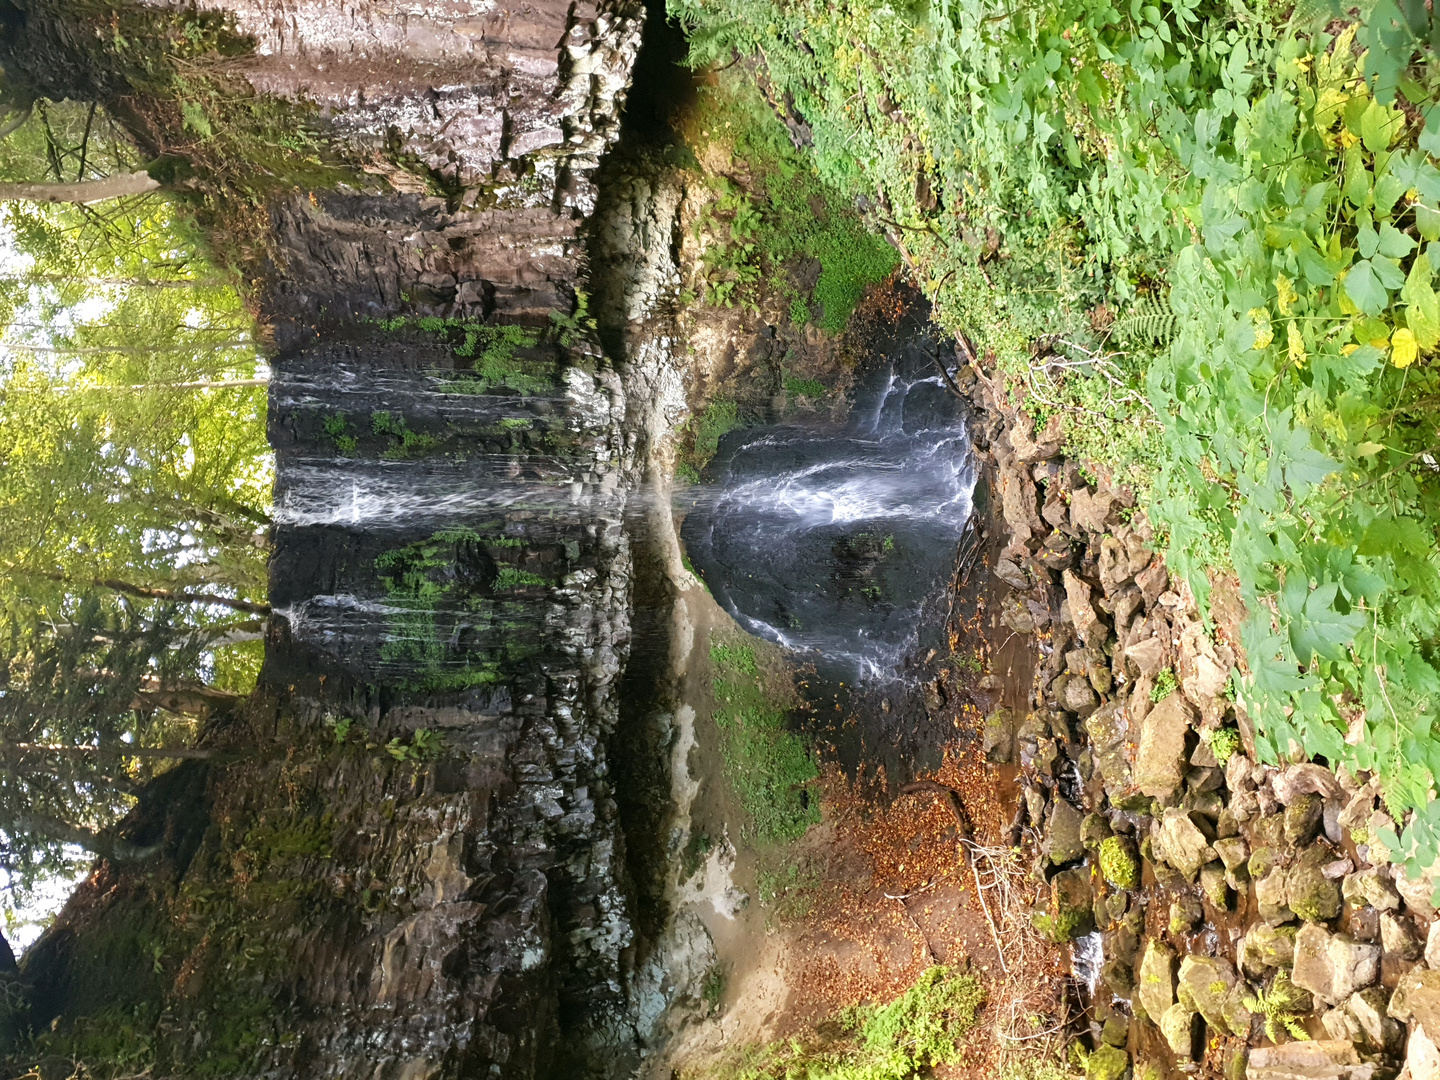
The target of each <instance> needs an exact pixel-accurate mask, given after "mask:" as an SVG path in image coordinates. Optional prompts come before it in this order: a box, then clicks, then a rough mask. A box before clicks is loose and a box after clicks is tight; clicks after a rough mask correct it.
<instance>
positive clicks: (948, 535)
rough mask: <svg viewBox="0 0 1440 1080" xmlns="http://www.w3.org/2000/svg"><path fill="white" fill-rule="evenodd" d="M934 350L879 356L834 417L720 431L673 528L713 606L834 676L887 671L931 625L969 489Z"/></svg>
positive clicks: (884, 676) (969, 459)
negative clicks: (841, 417)
mask: <svg viewBox="0 0 1440 1080" xmlns="http://www.w3.org/2000/svg"><path fill="white" fill-rule="evenodd" d="M939 348H940V345H939V342H938V341H937V340H936V338H935V337H934V336H933V334H932V333H930V332H925V333H922V334H920V335H918V336H917V337H915V338H913V339H911V340H909V341H906V342H903V343H901V344H900V345H899V346H898V347H895V348H893V349H891V350H889V351H888V352H886V353H884V354H882V355H881V356H880V357H878V358H877V362H876V363H875V364H874V365H873V366H872V368H871V369H870V371H869V372H868V374H867V375H865V376H864V377H863V378H862V379H861V382H860V384H859V386H858V388H857V389H856V391H855V397H854V404H853V407H852V408H851V410H850V416H849V420H848V421H847V422H845V423H843V424H834V423H826V422H802V421H798V420H797V421H792V422H787V423H781V424H775V425H767V426H763V427H752V428H747V429H742V430H740V431H737V432H732V433H731V434H730V435H729V436H728V437H727V438H726V439H725V440H724V441H723V442H722V444H721V447H720V451H719V453H718V454H717V456H716V458H715V460H714V461H713V462H712V463H711V464H710V466H709V467H708V468H707V477H708V482H707V483H705V484H703V485H701V486H700V487H699V488H698V490H696V491H695V492H694V494H693V497H694V500H695V505H694V508H693V509H692V510H691V512H690V514H689V515H688V517H687V518H686V520H685V524H684V529H683V536H684V539H685V543H686V548H687V550H688V552H689V555H690V558H691V560H692V561H693V562H694V564H695V565H696V567H697V568H699V570H700V571H701V573H702V575H703V577H704V578H705V581H706V584H707V585H708V586H709V587H710V589H711V592H712V593H713V594H714V596H715V598H716V600H717V601H718V602H719V603H720V604H721V605H722V606H723V607H724V608H725V609H726V610H727V611H728V612H729V613H730V614H731V616H732V617H733V618H735V620H736V621H737V622H738V623H740V625H741V626H743V627H745V628H746V629H747V630H749V631H750V632H751V633H754V634H757V635H759V636H762V637H766V638H769V639H770V640H772V641H775V642H778V643H780V644H781V645H783V646H785V647H786V648H789V649H792V650H794V651H795V652H796V653H798V654H799V655H800V656H801V658H803V659H808V660H810V661H812V662H814V663H815V664H816V667H817V669H819V670H820V671H821V672H822V673H823V674H827V675H829V676H831V677H836V678H839V679H841V680H864V681H870V682H884V681H888V680H890V679H892V678H894V677H895V676H896V674H897V670H896V669H897V667H898V665H899V664H900V663H901V662H902V660H903V659H904V658H905V657H906V656H907V655H913V654H914V653H915V652H916V651H917V650H918V649H919V648H920V647H921V642H922V639H923V640H927V641H928V640H929V638H927V633H928V634H929V635H930V636H933V635H934V634H935V632H936V631H937V630H938V627H937V626H936V625H935V624H936V622H937V620H936V619H935V618H934V617H933V616H934V612H933V607H934V600H935V597H936V595H937V593H943V590H944V587H945V585H946V583H947V582H948V580H949V578H950V575H951V573H952V571H953V569H954V556H955V545H956V542H957V541H958V539H959V537H960V534H961V531H962V530H963V529H964V527H965V524H966V522H967V521H968V520H969V517H970V511H971V497H972V494H973V492H974V487H975V464H974V459H973V455H972V453H971V448H970V440H969V434H968V431H967V427H966V418H967V414H966V411H965V407H964V405H963V403H962V402H960V401H959V400H958V399H957V398H956V397H955V396H954V395H952V394H950V393H949V392H948V390H947V389H946V387H945V384H944V381H943V380H942V378H941V376H940V375H939V373H938V371H937V370H936V367H935V360H936V356H937V355H938V350H939Z"/></svg>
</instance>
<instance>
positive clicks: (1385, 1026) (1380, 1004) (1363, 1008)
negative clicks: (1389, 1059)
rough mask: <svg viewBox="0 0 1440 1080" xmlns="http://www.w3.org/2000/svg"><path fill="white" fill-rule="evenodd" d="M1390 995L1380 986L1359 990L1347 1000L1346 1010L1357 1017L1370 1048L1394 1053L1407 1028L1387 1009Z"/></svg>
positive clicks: (1362, 1034) (1361, 1031) (1356, 1020)
mask: <svg viewBox="0 0 1440 1080" xmlns="http://www.w3.org/2000/svg"><path fill="white" fill-rule="evenodd" d="M1389 1003H1390V995H1389V994H1388V993H1386V992H1385V990H1383V989H1382V988H1380V987H1378V986H1372V987H1370V988H1368V989H1366V990H1357V991H1355V993H1353V994H1351V995H1350V998H1349V1000H1348V1001H1346V1002H1345V1011H1346V1012H1347V1013H1349V1014H1350V1015H1351V1016H1353V1017H1354V1018H1355V1023H1356V1024H1357V1025H1358V1026H1359V1028H1360V1034H1361V1036H1362V1037H1363V1039H1364V1041H1365V1045H1366V1047H1367V1048H1368V1049H1370V1050H1373V1051H1376V1052H1389V1053H1393V1052H1394V1051H1395V1050H1398V1049H1399V1047H1400V1042H1401V1040H1402V1039H1404V1037H1405V1029H1404V1028H1402V1027H1401V1026H1400V1022H1399V1021H1398V1020H1395V1019H1393V1018H1392V1017H1391V1016H1390V1014H1389V1013H1388V1012H1387V1011H1386V1008H1387V1006H1388V1005H1389Z"/></svg>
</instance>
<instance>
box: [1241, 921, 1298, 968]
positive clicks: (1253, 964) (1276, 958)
mask: <svg viewBox="0 0 1440 1080" xmlns="http://www.w3.org/2000/svg"><path fill="white" fill-rule="evenodd" d="M1236 955H1237V956H1238V957H1239V958H1240V967H1241V969H1242V970H1243V971H1244V972H1245V974H1246V975H1248V976H1250V977H1251V978H1252V979H1259V978H1262V977H1263V976H1264V975H1265V973H1266V972H1267V971H1269V970H1271V969H1272V968H1288V967H1289V966H1290V965H1291V964H1293V963H1294V962H1295V928H1294V927H1293V926H1271V925H1269V924H1268V923H1263V922H1261V923H1256V924H1255V925H1254V926H1252V927H1251V928H1250V930H1249V931H1248V932H1247V933H1246V934H1245V938H1244V940H1243V941H1242V942H1241V943H1240V947H1239V949H1238V950H1236Z"/></svg>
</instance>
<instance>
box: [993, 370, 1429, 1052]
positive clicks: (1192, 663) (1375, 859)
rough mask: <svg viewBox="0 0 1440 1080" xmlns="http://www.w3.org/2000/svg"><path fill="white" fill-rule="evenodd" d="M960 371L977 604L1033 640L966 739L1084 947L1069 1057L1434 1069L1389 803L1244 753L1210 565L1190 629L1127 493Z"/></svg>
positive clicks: (1222, 587)
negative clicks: (1081, 1015) (990, 544)
mask: <svg viewBox="0 0 1440 1080" xmlns="http://www.w3.org/2000/svg"><path fill="white" fill-rule="evenodd" d="M965 381H966V382H967V383H968V386H967V392H968V393H969V394H970V395H971V396H972V398H973V399H974V400H975V402H976V404H977V405H978V406H979V407H980V409H981V411H982V415H983V419H982V421H981V424H982V427H984V428H985V430H984V431H982V432H981V433H980V434H981V436H982V437H981V438H980V439H978V440H977V442H979V443H981V444H982V445H983V444H984V443H986V442H988V444H989V447H990V456H991V459H992V461H991V464H992V467H993V477H994V485H995V488H996V489H997V490H998V492H999V495H1000V500H999V501H1000V504H1001V511H1002V514H1003V517H1004V521H1005V524H1006V526H1007V527H1008V530H1009V542H1008V544H1007V545H1006V546H1005V548H1004V550H1003V551H1002V552H1001V553H1000V555H999V557H998V559H997V560H996V562H995V565H994V567H993V570H994V572H995V574H996V576H997V577H998V578H999V579H1000V580H1001V581H1003V582H1004V583H1005V586H1006V587H1007V588H1006V595H1005V598H1004V600H1003V613H1002V616H1001V618H1002V621H1003V622H1004V623H1005V625H1007V626H1009V627H1010V628H1011V629H1012V630H1014V631H1015V632H1016V633H1018V634H1026V635H1030V634H1033V635H1034V638H1035V641H1036V644H1037V648H1038V651H1039V654H1040V655H1039V661H1038V664H1037V673H1036V677H1035V684H1034V688H1033V691H1032V695H1031V701H1030V704H1031V708H1030V710H1029V711H1028V713H1027V714H1026V715H1023V716H1021V715H1018V714H1017V713H1015V712H1014V711H1012V710H1008V709H1003V708H1002V709H998V710H996V711H995V712H994V713H993V714H992V715H991V716H990V717H989V718H988V719H987V721H986V724H985V742H984V745H985V751H986V754H987V756H988V757H989V759H990V760H991V761H992V762H996V763H1007V762H1010V763H1014V764H1015V765H1017V766H1019V768H1020V772H1021V777H1022V780H1023V791H1024V798H1023V805H1022V807H1021V809H1020V818H1019V820H1018V823H1020V824H1024V823H1027V822H1028V824H1029V826H1030V827H1031V829H1032V830H1033V832H1032V834H1031V835H1032V836H1034V837H1036V838H1037V839H1038V843H1037V844H1036V847H1035V851H1036V855H1035V865H1034V874H1035V878H1036V881H1037V883H1041V882H1043V884H1044V888H1043V889H1042V890H1041V893H1042V895H1043V896H1044V897H1045V898H1046V899H1045V900H1044V901H1043V902H1042V903H1040V904H1039V905H1037V908H1036V910H1035V911H1034V913H1033V916H1032V917H1033V920H1034V922H1035V925H1036V926H1037V927H1038V928H1039V929H1041V930H1042V931H1043V932H1044V933H1046V934H1048V935H1049V936H1051V937H1053V938H1054V939H1055V940H1057V941H1062V942H1063V941H1074V942H1076V952H1077V958H1079V957H1081V956H1083V957H1085V958H1089V959H1091V960H1093V959H1094V957H1095V954H1096V952H1097V946H1098V953H1099V964H1098V977H1097V978H1096V980H1095V985H1094V986H1093V987H1088V988H1086V989H1087V991H1088V997H1089V1004H1090V1009H1089V1025H1088V1027H1089V1029H1088V1031H1086V1032H1084V1033H1083V1037H1082V1038H1081V1040H1080V1044H1081V1045H1080V1048H1079V1049H1078V1051H1077V1054H1078V1056H1079V1057H1082V1058H1085V1059H1086V1066H1085V1067H1086V1075H1087V1077H1089V1078H1090V1080H1120V1078H1122V1077H1125V1076H1127V1075H1129V1076H1133V1077H1135V1078H1137V1080H1161V1078H1164V1077H1172V1076H1176V1075H1183V1074H1197V1075H1205V1076H1216V1075H1223V1076H1225V1077H1227V1078H1230V1080H1238V1078H1241V1077H1246V1078H1249V1080H1300V1078H1305V1080H1382V1078H1389V1077H1396V1076H1397V1075H1399V1076H1401V1077H1408V1078H1409V1080H1427V1078H1434V1077H1440V1050H1437V1047H1436V1040H1437V1039H1440V920H1437V917H1436V909H1435V907H1434V906H1433V905H1432V903H1431V895H1432V890H1433V887H1434V883H1433V882H1432V881H1431V880H1429V878H1428V877H1427V878H1424V879H1422V880H1419V881H1410V880H1409V879H1408V878H1407V877H1406V874H1405V872H1404V870H1403V869H1402V868H1400V867H1396V866H1392V865H1391V864H1390V861H1389V856H1388V853H1387V851H1386V849H1385V847H1384V846H1383V844H1381V843H1379V842H1378V841H1376V840H1375V839H1374V838H1375V836H1376V833H1377V830H1379V829H1381V828H1384V827H1387V826H1389V827H1393V826H1394V824H1395V823H1394V822H1393V821H1392V820H1391V818H1390V816H1389V815H1388V814H1387V813H1386V811H1385V809H1384V804H1383V801H1382V800H1381V798H1380V790H1379V785H1378V782H1377V780H1376V779H1375V778H1373V777H1371V776H1369V775H1368V774H1363V773H1362V774H1360V775H1352V774H1350V773H1348V772H1346V771H1345V770H1344V769H1343V768H1342V769H1340V770H1338V771H1332V770H1330V769H1328V768H1326V767H1325V766H1324V765H1322V764H1317V763H1314V762H1306V761H1300V762H1293V763H1282V764H1281V765H1280V766H1278V767H1277V766H1272V765H1264V764H1261V763H1260V762H1259V761H1258V760H1257V757H1256V754H1255V744H1254V735H1253V731H1252V730H1251V727H1250V725H1249V721H1248V718H1247V717H1246V716H1245V715H1244V712H1243V710H1242V709H1239V708H1237V706H1236V705H1235V703H1234V702H1232V701H1231V700H1229V699H1228V697H1227V696H1226V687H1227V683H1228V680H1229V678H1230V675H1231V673H1232V671H1234V670H1235V668H1236V664H1237V661H1238V659H1239V658H1238V655H1237V654H1238V652H1239V650H1238V647H1237V646H1235V645H1234V644H1233V642H1234V640H1235V639H1234V638H1233V637H1232V636H1231V635H1232V634H1233V633H1234V632H1235V629H1236V627H1238V625H1239V622H1240V620H1241V618H1242V617H1243V610H1242V609H1241V607H1240V604H1239V601H1238V599H1236V598H1235V594H1234V591H1233V589H1230V590H1228V591H1227V587H1226V583H1224V582H1220V583H1218V584H1217V586H1216V589H1215V596H1214V598H1213V599H1212V605H1213V610H1214V612H1215V616H1216V620H1215V621H1216V624H1217V625H1216V632H1215V635H1214V636H1212V635H1211V634H1209V633H1207V632H1206V630H1205V628H1204V626H1203V624H1202V622H1201V620H1200V617H1199V613H1198V611H1197V610H1196V605H1195V603H1194V599H1193V597H1192V595H1191V594H1190V592H1189V590H1188V588H1187V587H1186V586H1185V584H1184V583H1183V582H1181V581H1179V580H1178V579H1172V578H1171V576H1170V574H1169V573H1168V572H1167V570H1166V568H1165V565H1164V561H1163V559H1162V558H1161V557H1160V556H1159V555H1158V554H1157V553H1156V552H1155V550H1154V537H1153V533H1152V530H1151V529H1150V527H1149V525H1148V523H1147V522H1146V521H1145V518H1144V515H1143V513H1141V512H1139V511H1138V510H1137V509H1136V508H1135V500H1134V497H1133V494H1132V493H1131V492H1129V491H1127V490H1125V489H1124V488H1122V487H1119V486H1114V487H1112V486H1110V485H1109V484H1107V483H1106V482H1105V480H1104V479H1103V478H1096V477H1093V476H1090V475H1088V474H1087V473H1086V472H1085V471H1084V470H1083V469H1082V468H1081V466H1080V464H1079V463H1077V462H1075V461H1073V460H1070V459H1067V458H1066V457H1065V456H1064V453H1063V447H1062V445H1061V439H1060V437H1059V433H1058V427H1051V428H1048V429H1046V430H1043V431H1041V432H1039V433H1038V434H1037V433H1036V431H1035V427H1034V424H1033V423H1032V422H1031V421H1030V420H1029V419H1028V418H1027V417H1025V415H1024V414H1023V411H1022V410H1021V409H1020V408H1018V407H1016V405H1015V403H1014V402H1013V401H1012V400H1010V399H1009V398H1008V397H1007V396H1006V395H1005V394H1004V393H1003V391H1002V390H1001V387H1000V384H999V382H998V380H995V381H992V380H989V379H986V378H985V377H984V376H983V375H982V374H980V373H979V372H978V371H976V370H975V369H974V368H973V367H972V368H970V369H968V370H967V371H966V373H965ZM1082 966H1083V965H1082V964H1080V963H1077V971H1078V970H1079V969H1080V968H1081V967H1082ZM1402 1070H1403V1071H1402Z"/></svg>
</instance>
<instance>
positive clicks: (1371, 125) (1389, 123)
mask: <svg viewBox="0 0 1440 1080" xmlns="http://www.w3.org/2000/svg"><path fill="white" fill-rule="evenodd" d="M1404 119H1405V114H1404V113H1402V112H1400V111H1399V110H1398V109H1391V108H1387V107H1386V106H1384V105H1381V104H1380V102H1378V101H1376V100H1375V99H1374V98H1371V99H1370V104H1369V105H1367V106H1366V107H1365V112H1364V113H1363V114H1362V115H1361V117H1360V138H1361V140H1362V141H1363V142H1364V143H1365V149H1366V150H1369V151H1370V152H1371V153H1372V154H1378V153H1380V152H1381V151H1382V150H1388V149H1389V148H1390V142H1391V140H1392V139H1394V138H1395V136H1396V135H1398V134H1399V133H1400V124H1401V122H1402V121H1403V120H1404Z"/></svg>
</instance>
